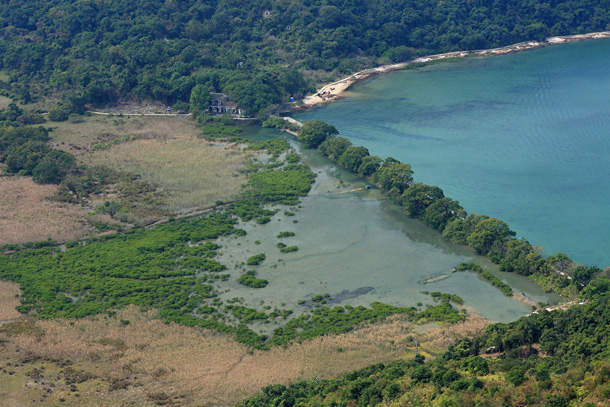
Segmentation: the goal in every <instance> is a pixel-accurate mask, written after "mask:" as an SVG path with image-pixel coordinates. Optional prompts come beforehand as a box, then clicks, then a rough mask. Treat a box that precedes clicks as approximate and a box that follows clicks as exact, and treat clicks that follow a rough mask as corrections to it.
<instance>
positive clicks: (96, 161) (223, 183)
mask: <svg viewBox="0 0 610 407" xmlns="http://www.w3.org/2000/svg"><path fill="white" fill-rule="evenodd" d="M86 161H87V162H88V163H89V164H93V165H105V166H108V167H111V168H115V169H120V170H123V171H127V172H131V173H136V174H140V175H141V176H142V178H143V179H144V180H146V181H149V182H151V183H153V184H156V185H159V186H161V188H162V189H163V191H164V192H165V193H167V194H168V195H169V198H168V204H169V209H170V210H182V209H187V208H192V207H198V206H208V205H210V204H213V203H215V202H216V201H218V200H223V201H226V200H230V199H231V198H232V197H234V196H236V195H238V194H239V193H240V192H241V191H242V189H243V188H242V185H243V184H245V183H246V177H245V176H244V175H243V174H240V173H239V172H238V170H239V169H240V168H242V167H243V166H244V165H245V154H244V153H242V152H241V151H240V150H238V149H235V148H232V147H227V146H224V145H222V144H220V145H219V144H212V143H209V142H207V141H205V140H202V139H197V138H190V139H166V140H160V139H154V140H135V141H132V142H127V143H123V144H119V145H116V146H113V147H111V148H109V149H107V150H102V151H96V152H93V153H92V154H91V155H90V156H88V157H87V158H86Z"/></svg>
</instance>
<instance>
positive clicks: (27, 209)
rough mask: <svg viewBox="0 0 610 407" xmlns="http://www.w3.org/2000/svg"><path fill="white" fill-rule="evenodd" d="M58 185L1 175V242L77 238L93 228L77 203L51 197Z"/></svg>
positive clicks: (1, 243) (12, 242)
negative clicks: (63, 201)
mask: <svg viewBox="0 0 610 407" xmlns="http://www.w3.org/2000/svg"><path fill="white" fill-rule="evenodd" d="M56 191H57V186H55V185H39V184H36V183H35V182H34V181H32V179H31V178H26V177H0V214H1V215H0V245H3V244H7V243H9V244H14V243H24V242H33V241H40V240H47V239H49V238H50V239H53V240H59V241H65V240H74V239H77V238H79V237H82V236H85V235H87V234H89V233H90V232H91V229H90V228H89V227H88V226H87V225H86V223H85V216H86V214H85V212H84V211H83V210H81V209H80V208H78V207H77V206H76V205H70V204H61V203H58V202H53V201H50V200H49V199H48V198H49V197H50V196H52V195H53V194H54V193H55V192H56Z"/></svg>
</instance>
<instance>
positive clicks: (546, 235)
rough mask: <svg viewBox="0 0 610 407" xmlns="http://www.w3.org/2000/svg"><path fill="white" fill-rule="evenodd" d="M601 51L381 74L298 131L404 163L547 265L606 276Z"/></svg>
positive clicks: (606, 155)
mask: <svg viewBox="0 0 610 407" xmlns="http://www.w3.org/2000/svg"><path fill="white" fill-rule="evenodd" d="M609 66H610V40H608V39H605V40H594V41H586V42H581V43H572V44H565V45H557V46H552V47H547V48H543V49H539V50H535V51H529V52H523V53H518V54H512V55H507V56H501V57H493V58H483V59H480V58H479V59H472V60H465V61H462V62H459V63H445V64H439V65H434V66H432V67H429V68H425V69H423V70H419V71H400V72H393V73H389V74H384V75H382V76H379V77H377V78H375V79H373V80H369V81H368V82H364V83H362V84H358V85H356V86H354V87H353V89H352V90H351V91H350V92H348V93H347V94H346V97H345V98H343V99H342V100H339V101H337V102H334V103H332V104H329V105H328V106H326V107H322V108H317V109H314V110H311V111H308V112H304V113H299V114H295V115H294V117H295V118H296V119H298V120H301V121H305V120H309V119H318V120H323V121H326V122H328V123H331V124H334V125H335V126H336V127H337V128H338V129H339V131H340V133H341V135H342V136H344V137H347V138H349V139H350V140H352V141H353V143H354V144H355V145H364V146H366V147H368V148H369V150H370V151H371V153H372V154H376V155H379V156H381V157H387V156H393V157H395V158H397V159H399V160H401V161H404V162H409V163H411V165H412V166H413V169H414V170H415V179H416V181H418V182H424V183H427V184H431V185H437V186H440V187H441V188H443V190H444V191H445V194H446V195H447V196H450V197H452V198H454V199H457V200H458V201H459V202H460V203H461V204H462V206H464V207H465V208H466V210H467V211H468V212H474V213H479V214H485V215H489V216H493V217H497V218H499V219H502V220H504V221H506V222H507V223H508V224H509V225H510V226H511V228H512V229H514V230H515V231H516V232H517V233H518V235H519V236H522V237H525V238H526V239H528V240H529V241H530V242H531V243H532V244H534V245H542V246H543V247H544V249H545V252H546V253H554V252H557V251H562V252H565V253H567V254H568V255H570V256H571V257H572V258H573V259H574V260H576V261H579V262H583V263H585V264H596V265H599V266H606V265H610V210H609V206H608V205H609V204H608V203H609V202H610V176H609V174H610V69H608V67H609Z"/></svg>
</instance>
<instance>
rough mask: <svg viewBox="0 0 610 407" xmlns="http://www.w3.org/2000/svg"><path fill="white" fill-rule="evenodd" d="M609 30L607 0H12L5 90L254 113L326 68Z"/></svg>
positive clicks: (5, 14) (4, 32) (339, 70)
mask: <svg viewBox="0 0 610 407" xmlns="http://www.w3.org/2000/svg"><path fill="white" fill-rule="evenodd" d="M608 29H610V2H609V1H608V0H603V1H591V0H585V1H583V0H578V1H577V0H563V1H562V0H558V1H553V2H548V1H543V0H529V1H515V0H510V1H500V0H489V1H456V2H451V3H447V2H444V1H439V0H389V1H380V0H350V1H346V0H308V1H286V2H280V1H272V0H262V1H243V0H238V1H221V0H198V1H197V0H175V1H160V0H152V1H143V0H136V1H125V0H109V1H95V0H81V1H76V2H75V1H66V0H51V1H42V0H31V1H28V2H22V1H19V0H9V1H5V2H3V4H2V5H0V38H1V39H2V40H1V41H0V69H1V70H3V71H5V72H6V73H7V74H8V75H9V78H8V80H6V81H3V82H2V83H0V85H1V86H0V89H1V91H2V92H3V93H5V94H7V95H10V96H11V97H14V98H15V99H16V100H19V101H21V102H23V103H28V102H30V101H32V100H33V99H36V98H38V97H40V96H44V95H61V96H62V100H63V105H62V106H61V109H59V110H58V111H56V112H55V113H54V114H55V115H56V117H57V118H61V117H62V116H63V117H65V113H66V112H71V111H76V112H78V111H82V109H83V108H84V106H85V105H86V104H97V105H106V104H113V103H117V102H118V101H119V99H139V100H149V99H152V100H158V101H162V102H164V103H166V104H168V105H175V104H177V103H178V104H179V106H177V107H179V108H184V107H185V106H186V107H187V108H188V104H190V105H191V107H193V108H202V107H203V108H205V106H206V104H207V103H206V102H207V101H208V100H209V99H208V97H209V96H208V95H207V91H215V92H224V93H227V94H228V95H230V97H231V98H232V99H233V100H235V101H237V102H239V104H240V105H241V106H242V108H243V109H245V110H246V112H247V113H248V114H256V113H258V112H260V111H261V110H263V109H265V108H266V107H267V106H269V105H271V104H281V103H284V102H287V101H288V100H289V97H290V96H294V97H295V98H298V97H300V96H302V95H303V94H304V93H306V92H308V91H310V90H311V89H312V85H313V84H314V81H316V80H320V79H321V78H324V77H325V76H320V75H324V73H329V72H330V73H331V74H332V75H339V74H345V73H348V72H353V71H355V70H358V69H360V68H364V67H370V66H373V65H378V64H383V63H388V62H396V61H401V60H407V59H409V58H410V57H411V55H412V54H413V53H416V54H421V55H424V54H429V53H436V52H442V51H449V50H460V49H481V48H489V47H496V46H501V45H507V44H511V43H515V42H519V41H523V40H542V39H544V38H545V37H546V36H549V35H565V34H573V33H583V32H591V31H603V30H608Z"/></svg>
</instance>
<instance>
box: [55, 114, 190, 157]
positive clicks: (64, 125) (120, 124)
mask: <svg viewBox="0 0 610 407" xmlns="http://www.w3.org/2000/svg"><path fill="white" fill-rule="evenodd" d="M78 118H79V119H80V120H82V122H81V123H73V122H71V121H65V122H48V123H46V124H45V125H44V126H45V127H47V128H51V129H53V131H52V132H51V137H52V144H53V145H54V147H56V148H60V149H62V150H69V151H72V152H73V153H74V154H76V155H79V154H81V153H84V152H86V151H88V150H89V149H90V148H91V147H92V146H93V144H95V143H97V142H99V141H100V140H104V139H107V138H108V136H114V137H117V138H118V137H122V136H134V137H136V138H148V139H150V138H160V139H167V138H185V137H186V138H190V137H195V136H196V135H198V134H199V133H200V131H199V130H198V129H197V127H196V123H195V122H193V121H192V120H190V119H189V118H187V117H171V116H167V117H157V116H143V117H142V116H123V117H118V116H97V115H93V116H88V117H87V116H79V117H78ZM75 146H76V147H77V148H75Z"/></svg>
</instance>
